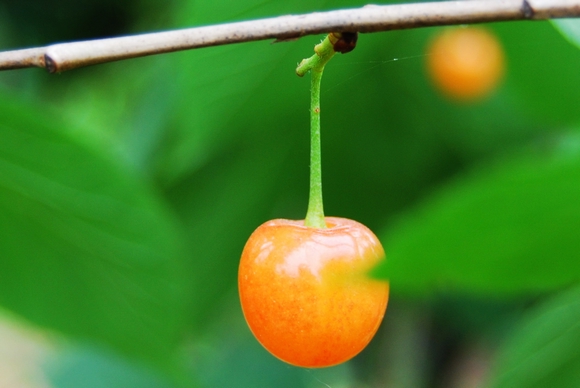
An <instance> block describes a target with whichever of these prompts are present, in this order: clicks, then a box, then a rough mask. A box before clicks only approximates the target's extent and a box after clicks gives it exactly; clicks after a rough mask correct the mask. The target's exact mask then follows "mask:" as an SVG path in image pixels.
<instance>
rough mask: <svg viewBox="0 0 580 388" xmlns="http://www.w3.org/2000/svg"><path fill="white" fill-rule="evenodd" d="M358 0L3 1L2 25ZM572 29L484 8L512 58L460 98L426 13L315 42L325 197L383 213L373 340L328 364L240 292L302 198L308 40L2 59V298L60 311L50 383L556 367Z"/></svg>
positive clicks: (9, 40) (212, 15) (50, 38)
mask: <svg viewBox="0 0 580 388" xmlns="http://www.w3.org/2000/svg"><path fill="white" fill-rule="evenodd" d="M363 4H364V2H357V1H353V0H340V1H338V0H337V1H312V0H311V1H304V0H300V1H293V2H275V1H263V0H244V1H223V2H209V1H206V2H193V1H185V0H173V1H169V2H165V3H163V5H162V6H161V5H160V4H159V3H158V2H152V1H148V0H133V1H126V2H122V3H119V2H113V1H106V0H105V1H103V0H100V1H96V0H83V1H81V2H79V1H75V2H72V1H66V0H62V1H59V2H53V4H50V5H49V4H48V3H46V2H43V1H40V0H33V1H29V2H27V4H26V6H25V5H24V4H23V3H22V2H15V1H10V0H3V1H0V47H1V48H2V49H11V48H19V47H28V46H34V45H43V44H49V43H54V42H58V41H68V40H76V39H87V38H95V37H103V36H114V35H120V34H130V33H137V32H145V31H153V30H161V29H171V28H180V27H189V26H196V25H204V24H210V23H220V22H227V21H237V20H246V19H252V18H258V17H266V16H277V15H283V14H289V13H303V12H309V11H315V10H326V9H336V8H340V7H350V6H361V5H363ZM47 15H49V16H47ZM577 26H578V24H577V23H574V21H566V22H563V23H561V24H558V25H557V27H558V29H559V30H561V32H562V33H564V34H567V35H566V38H567V39H565V38H564V37H563V36H562V35H561V34H560V33H559V32H558V29H556V28H554V26H552V25H551V23H550V22H511V23H498V24H491V25H487V26H486V27H487V28H489V29H490V30H491V31H493V32H494V33H495V34H496V35H497V36H498V38H499V40H500V42H501V44H502V45H503V47H504V49H505V53H506V60H507V73H506V76H505V78H504V80H503V82H502V84H501V86H500V87H499V88H498V90H496V92H495V93H494V94H493V95H492V96H491V97H490V98H488V99H485V100H483V101H478V102H476V103H457V102H454V101H450V100H448V99H446V98H445V97H443V96H442V95H441V94H440V93H439V92H438V91H437V90H435V89H434V87H433V86H432V84H431V83H430V80H429V79H428V76H427V72H426V70H425V59H426V57H425V53H426V47H427V45H428V43H429V41H430V40H431V39H432V38H433V36H435V35H436V34H437V33H438V32H439V31H440V30H441V29H440V28H424V29H416V30H407V31H393V32H388V33H377V34H366V35H362V36H361V37H360V39H359V45H358V47H357V49H356V50H355V51H353V52H352V53H350V54H348V55H346V56H338V57H337V58H335V59H334V60H333V61H332V62H331V63H330V64H329V66H328V67H327V69H326V71H325V79H324V81H323V91H322V104H323V110H324V114H323V116H322V127H323V128H322V131H323V135H322V136H323V159H324V164H323V166H324V167H323V180H324V188H325V205H326V213H327V214H328V215H336V216H344V217H348V218H353V219H356V220H358V221H360V222H363V223H364V224H366V225H367V226H369V227H370V228H371V229H373V230H374V231H375V232H376V233H377V234H378V235H379V237H380V238H381V240H382V242H383V244H384V246H385V249H386V251H387V255H388V265H387V266H385V267H384V268H377V271H376V274H377V276H383V277H388V278H390V280H391V285H392V297H391V298H392V299H391V302H390V306H389V309H388V311H387V316H386V319H385V323H384V325H383V327H382V328H381V331H380V332H379V334H378V336H377V338H376V339H375V341H373V343H372V344H371V345H370V346H369V348H368V349H367V350H365V352H363V353H362V354H361V355H360V356H358V357H357V358H356V359H354V360H353V361H351V362H349V363H347V364H345V365H342V366H339V367H335V368H330V369H325V370H302V369H298V368H293V367H289V366H287V365H284V364H282V363H281V362H279V361H278V360H276V359H274V358H273V357H271V356H270V355H269V354H267V353H266V352H265V351H264V350H263V349H262V348H261V347H260V346H259V345H258V344H257V343H256V342H255V340H254V339H253V338H252V337H251V334H250V333H249V331H248V329H247V328H246V326H245V323H244V321H243V318H242V317H241V312H240V309H239V305H238V303H237V294H236V272H237V263H238V260H239V255H240V252H241V250H242V248H243V245H244V242H245V240H246V239H247V237H248V236H249V235H250V233H251V232H252V231H253V230H254V229H255V228H256V227H257V226H258V225H259V224H260V223H262V222H264V221H266V220H267V219H270V218H303V217H304V214H305V211H306V201H307V190H308V187H307V185H308V104H309V103H308V99H309V92H308V88H309V81H308V79H300V78H298V77H296V75H295V74H294V68H295V65H296V63H297V62H298V61H299V60H300V59H302V58H304V57H307V56H310V55H311V52H312V47H313V45H314V44H315V43H317V42H318V38H316V37H307V38H303V39H300V40H298V41H294V42H287V43H279V44H270V43H268V42H256V43H246V44H240V45H231V46H223V47H215V48H207V49H203V50H196V51H189V52H183V53H174V54H168V55H162V56H154V57H148V58H141V59H135V60H131V61H126V62H120V63H113V64H107V65H100V66H96V67H91V68H87V69H81V70H75V71H72V72H69V73H64V74H61V75H56V76H55V75H48V74H45V73H43V72H42V71H39V70H21V71H10V72H3V73H0V206H1V211H0V257H1V258H0V304H1V307H2V309H3V310H2V311H4V315H10V316H13V317H14V316H17V317H19V318H18V319H21V320H22V322H25V321H27V322H28V323H29V324H33V325H37V326H38V327H40V328H42V330H45V331H46V332H51V333H58V334H56V335H57V337H58V338H60V339H59V340H58V342H59V343H61V348H60V349H61V350H60V352H59V353H58V355H57V356H56V358H55V359H54V360H52V362H51V363H50V364H49V366H48V367H47V373H48V374H49V375H50V377H51V383H52V384H53V385H54V386H55V387H78V386H83V387H115V386H119V387H121V386H122V387H131V386H135V387H178V386H191V385H195V386H200V387H271V386H276V387H285V386H288V387H320V386H324V385H327V386H332V387H362V386H369V387H371V386H377V387H379V386H381V387H382V386H389V387H472V386H487V387H512V388H513V387H546V386H550V387H576V386H577V385H578V382H579V381H580V376H579V375H578V370H580V367H579V362H580V343H579V341H580V333H579V332H578V327H579V326H578V325H579V324H578V322H580V321H579V319H580V304H579V303H578V301H579V300H580V299H579V298H580V296H579V295H578V288H577V285H578V280H579V278H580V254H579V252H580V242H579V241H580V240H579V239H578V233H579V232H578V231H579V230H580V202H579V198H580V111H579V110H578V103H579V102H580V72H579V71H578V69H579V68H580V50H578V48H577V47H575V46H574V45H573V44H571V43H574V42H578V41H580V39H579V37H578V35H580V33H579V32H578V31H579V29H578V27H577ZM395 59H396V60H395ZM1 346H2V345H1V344H0V347H1ZM482 376H483V377H482ZM472 381H475V383H472ZM469 384H472V385H469ZM473 384H476V385H473ZM477 384H480V385H477Z"/></svg>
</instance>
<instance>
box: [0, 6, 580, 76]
mask: <svg viewBox="0 0 580 388" xmlns="http://www.w3.org/2000/svg"><path fill="white" fill-rule="evenodd" d="M561 17H580V0H470V1H445V2H435V3H413V4H394V5H384V6H378V5H367V6H364V7H362V8H357V9H345V10H338V11H329V12H315V13H310V14H305V15H289V16H280V17H275V18H268V19H260V20H251V21H245V22H237V23H228V24H218V25H213V26H205V27H196V28H189V29H183V30H174V31H167V32H158V33H150V34H143V35H134V36H126V37H119V38H110V39H99V40H91V41H83V42H73V43H61V44H54V45H50V46H46V47H40V48H32V49H25V50H14V51H5V52H0V70H8V69H19V68H25V67H34V66H36V67H44V68H46V69H47V70H48V71H50V72H51V73H55V72H61V71H65V70H70V69H75V68H78V67H82V66H88V65H94V64H98V63H104V62H111V61H117V60H121V59H128V58H135V57H141V56H146V55H153V54H161V53H167V52H172V51H179V50H187V49H193V48H200V47H209V46H217V45H224V44H232V43H240V42H250V41H257V40H264V39H276V40H278V41H283V40H287V39H293V38H299V37H302V36H305V35H313V34H320V33H330V32H356V31H358V32H378V31H388V30H399V29H406V28H417V27H427V26H441V25H452V24H467V23H482V22H493V21H506V20H526V19H527V20H539V19H550V18H561Z"/></svg>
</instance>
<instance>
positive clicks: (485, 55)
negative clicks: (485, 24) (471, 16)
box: [427, 27, 505, 101]
mask: <svg viewBox="0 0 580 388" xmlns="http://www.w3.org/2000/svg"><path fill="white" fill-rule="evenodd" d="M428 53H429V56H428V57H427V68H428V71H429V74H430V75H431V78H432V80H433V82H434V83H435V85H436V86H437V87H438V88H439V89H440V90H441V91H442V92H443V93H445V94H446V95H448V96H449V97H451V98H454V99H456V100H462V101H470V100H477V99H481V98H484V97H486V96H487V95H489V94H490V93H491V92H492V91H493V90H494V89H495V88H496V87H497V85H498V84H499V81H500V79H501V77H502V75H503V73H504V70H505V60H504V54H503V50H502V48H501V45H500V44H499V41H498V40H497V38H496V37H495V36H494V35H493V34H492V33H491V32H489V31H488V30H485V29H483V28H474V27H469V28H461V27H460V28H453V29H447V30H445V31H443V32H442V33H440V34H439V35H437V36H436V37H435V39H433V41H432V42H431V44H430V46H429V49H428Z"/></svg>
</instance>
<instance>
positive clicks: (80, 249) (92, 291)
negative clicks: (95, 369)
mask: <svg viewBox="0 0 580 388" xmlns="http://www.w3.org/2000/svg"><path fill="white" fill-rule="evenodd" d="M0 118H1V119H0V208H1V211H0V236H2V238H1V239H0V257H2V260H0V304H2V305H3V306H4V307H6V308H8V309H10V310H12V311H14V312H16V313H18V314H20V315H22V316H24V317H25V318H27V319H28V320H30V321H32V322H34V323H36V324H39V325H43V326H47V327H49V328H53V329H56V330H59V331H61V332H64V333H66V334H69V335H72V336H76V337H77V338H84V339H87V340H89V341H91V342H94V343H99V344H107V345H109V346H112V347H114V348H116V349H117V350H118V351H120V352H122V353H124V354H127V355H132V356H135V357H138V358H141V359H145V360H148V361H150V362H154V363H158V364H159V365H161V364H167V363H169V356H170V355H171V354H172V353H173V351H174V350H175V348H176V346H177V344H178V341H179V339H180V336H181V334H182V333H181V331H182V330H183V316H184V311H183V310H184V302H185V300H184V299H185V298H186V297H187V295H188V294H187V293H186V288H185V278H184V277H185V271H184V268H183V265H182V261H183V250H182V247H181V239H180V238H179V230H178V229H177V227H176V224H175V221H174V219H173V217H172V215H171V213H170V212H168V211H167V209H166V208H165V207H164V205H163V204H162V203H161V202H160V201H159V199H158V198H157V196H156V194H155V193H154V192H153V191H152V190H151V189H150V188H149V187H148V185H146V184H145V183H144V182H143V181H141V180H140V179H139V177H138V176H136V174H135V173H133V172H132V171H130V170H128V169H127V168H125V167H124V166H123V165H122V164H121V163H119V161H118V160H115V159H114V158H112V156H111V155H110V154H109V153H108V152H105V151H104V148H99V147H97V146H96V144H89V143H88V141H87V140H86V139H82V140H81V137H80V136H78V135H76V134H73V133H72V132H71V131H67V130H66V129H65V127H64V126H63V125H62V123H59V122H58V120H56V121H55V118H54V117H52V116H49V115H43V114H42V111H40V110H36V111H34V112H33V111H31V110H30V109H22V108H21V107H18V106H16V105H14V104H13V103H8V102H7V101H5V100H2V99H0Z"/></svg>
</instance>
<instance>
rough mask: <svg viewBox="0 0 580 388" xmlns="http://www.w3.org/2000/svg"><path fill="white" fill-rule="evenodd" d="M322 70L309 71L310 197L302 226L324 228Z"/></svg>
mask: <svg viewBox="0 0 580 388" xmlns="http://www.w3.org/2000/svg"><path fill="white" fill-rule="evenodd" d="M322 71H323V68H321V69H317V68H314V69H312V70H311V71H310V76H311V77H312V80H311V88H310V94H311V97H310V196H309V198H308V211H307V212H306V219H305V220H304V224H305V225H306V226H309V227H313V228H326V222H325V221H324V206H323V204H322V162H321V152H320V81H321V80H322Z"/></svg>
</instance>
